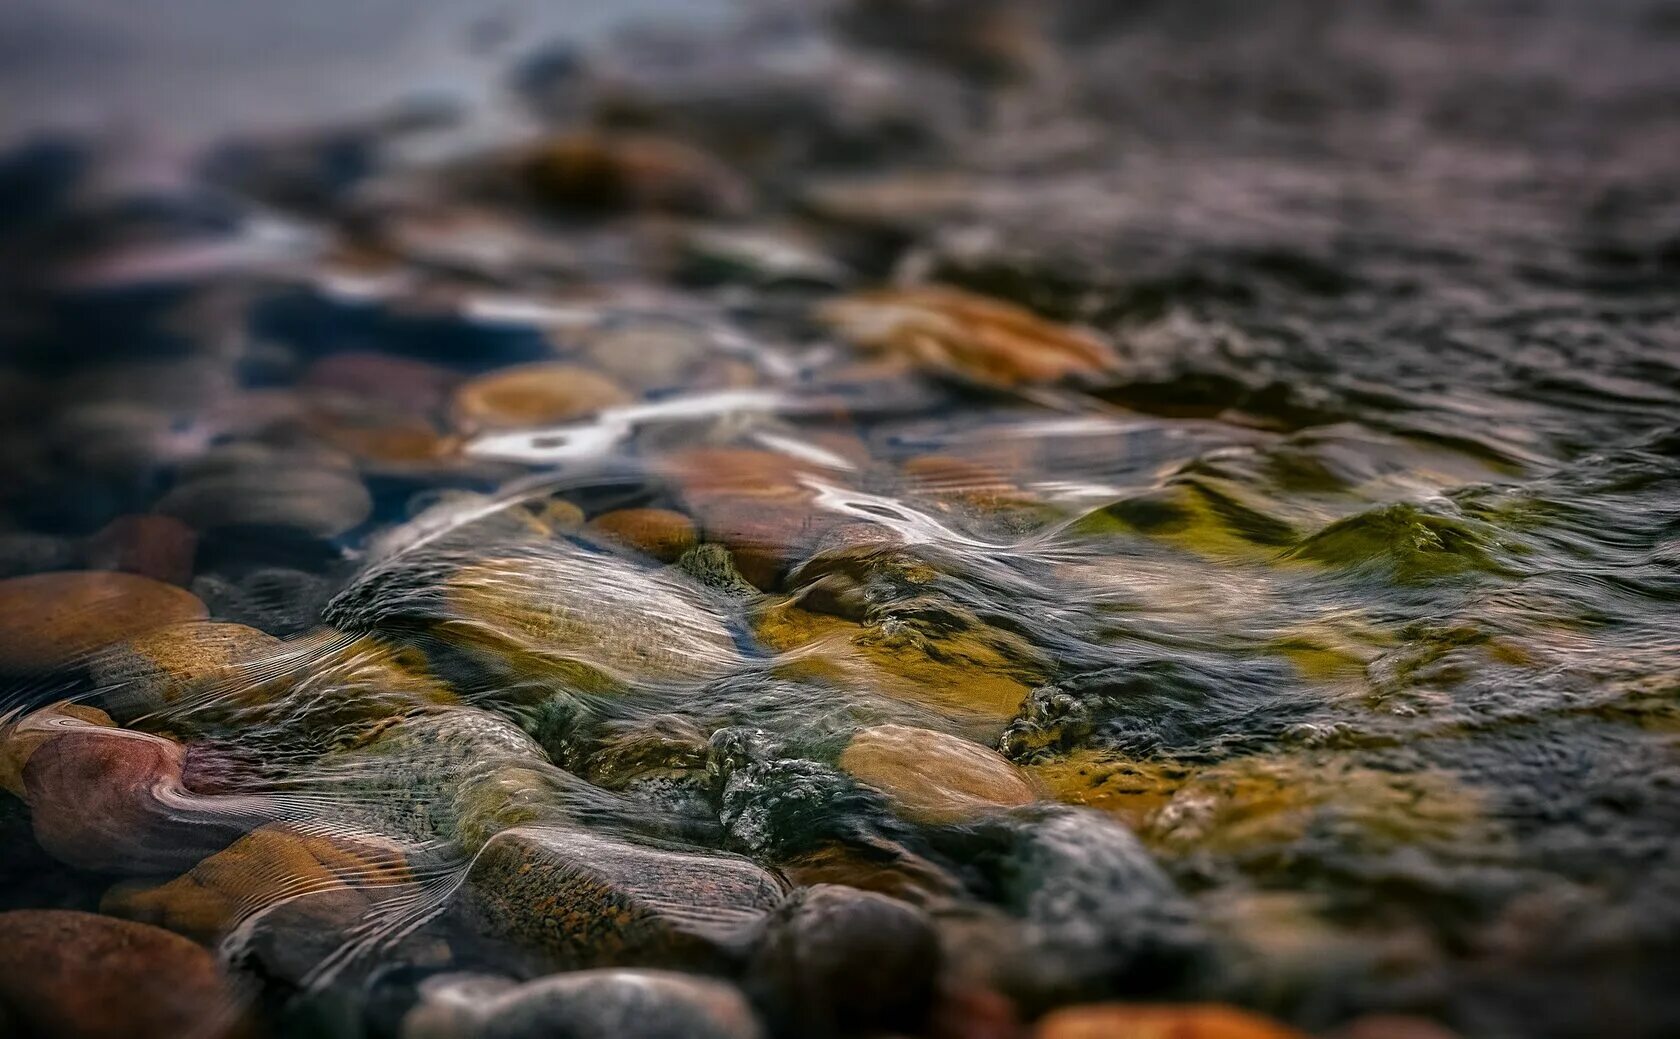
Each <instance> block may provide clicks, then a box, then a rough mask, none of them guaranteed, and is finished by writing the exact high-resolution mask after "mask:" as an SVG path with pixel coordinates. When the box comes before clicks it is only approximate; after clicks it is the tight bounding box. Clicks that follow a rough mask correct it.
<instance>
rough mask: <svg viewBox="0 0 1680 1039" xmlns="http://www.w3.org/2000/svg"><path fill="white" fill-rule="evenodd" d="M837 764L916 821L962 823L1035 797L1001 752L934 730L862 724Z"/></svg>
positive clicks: (1029, 801) (1022, 775) (1028, 801)
mask: <svg viewBox="0 0 1680 1039" xmlns="http://www.w3.org/2000/svg"><path fill="white" fill-rule="evenodd" d="M840 767H841V768H842V769H844V770H845V771H846V772H847V773H848V774H850V775H851V776H852V778H853V779H856V780H857V781H858V782H860V783H862V784H864V785H865V786H868V787H871V788H873V789H875V790H878V791H880V792H881V793H883V794H885V795H887V797H888V798H889V799H891V800H892V802H893V803H894V804H895V805H896V806H897V807H898V809H899V811H900V812H902V813H903V814H904V815H905V816H906V817H907V818H910V819H914V820H916V821H918V822H928V823H954V822H962V821H963V820H966V819H972V818H974V817H975V816H977V815H981V814H984V813H986V812H988V811H994V810H996V809H1000V808H1014V807H1019V806H1021V805H1026V804H1032V803H1033V802H1034V801H1036V800H1038V791H1037V790H1035V789H1034V788H1033V785H1032V783H1031V782H1030V781H1029V780H1028V779H1027V777H1026V775H1025V774H1024V773H1022V772H1021V771H1020V770H1019V769H1017V768H1016V767H1015V766H1014V765H1012V764H1011V763H1010V762H1009V761H1008V760H1007V759H1006V758H1004V757H1003V755H1001V754H999V753H997V752H996V751H994V750H992V749H990V748H988V747H982V746H980V745H979V744H977V743H970V742H969V741H968V740H964V739H959V738H957V737H955V736H948V735H946V734H945V733H942V732H935V731H934V730H932V729H918V728H913V727H911V726H908V725H878V726H875V727H874V728H870V729H863V730H861V731H859V732H858V733H857V734H856V735H854V736H853V737H852V740H851V742H850V743H848V744H847V745H846V749H845V750H844V751H842V752H841V754H840Z"/></svg>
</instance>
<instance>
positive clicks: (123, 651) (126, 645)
mask: <svg viewBox="0 0 1680 1039" xmlns="http://www.w3.org/2000/svg"><path fill="white" fill-rule="evenodd" d="M282 645H283V643H282V642H281V641H280V640H279V639H277V638H275V637H274V636H273V635H270V634H268V633H267V632H263V631H258V630H257V629H256V628H251V627H247V626H246V625H243V624H229V623H223V622H217V621H189V622H187V623H185V624H172V625H169V626H168V627H165V628H157V629H155V630H152V631H149V632H145V633H144V634H141V635H139V636H136V637H135V638H132V639H130V640H128V641H127V642H123V643H119V644H118V645H116V646H114V647H112V648H111V649H109V650H107V651H106V652H104V653H102V654H101V655H100V656H99V657H98V658H97V659H96V660H95V661H94V662H93V665H92V669H93V676H94V679H95V680H96V681H97V682H98V683H99V684H100V686H101V695H102V698H103V701H104V703H105V706H106V709H107V710H109V711H110V712H111V714H112V716H113V717H115V718H117V719H119V720H120V721H122V722H123V723H124V724H128V723H130V722H132V721H133V720H135V719H137V718H140V717H142V716H145V715H150V714H155V713H159V712H167V711H169V710H171V709H173V708H176V707H177V706H181V705H183V704H185V705H187V706H189V707H190V708H191V709H193V710H195V711H196V710H203V709H207V708H208V709H211V710H214V709H215V707H216V704H215V703H214V701H215V700H217V699H222V698H230V699H244V698H248V697H253V696H257V695H260V692H259V688H258V683H256V682H255V681H254V679H253V678H252V677H250V669H249V668H242V667H241V665H243V664H246V663H248V662H250V661H255V660H258V659H260V658H262V657H263V656H267V655H272V654H274V653H275V651H276V650H278V649H279V648H280V647H281V646H282ZM200 700H202V701H203V702H196V703H195V701H200Z"/></svg>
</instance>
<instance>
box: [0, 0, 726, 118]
mask: <svg viewBox="0 0 1680 1039" xmlns="http://www.w3.org/2000/svg"><path fill="white" fill-rule="evenodd" d="M730 7H731V4H730V2H729V0H618V2H615V3H610V4H602V3H589V2H586V0H554V2H547V3H537V2H530V0H527V2H518V3H505V4H486V3H480V2H474V0H356V2H354V3H348V4H347V3H339V2H336V0H295V2H287V3H277V4H271V3H255V2H239V0H234V2H229V0H148V2H146V3H126V2H122V0H10V2H8V3H6V4H4V5H0V140H5V141H9V140H13V139H16V138H17V137H18V136H19V135H21V134H26V133H29V132H32V131H38V130H41V129H49V128H50V129H66V128H72V129H95V130H106V131H109V130H124V131H129V132H145V133H147V134H149V135H150V134H164V135H167V136H169V137H172V138H175V139H177V140H183V141H188V142H201V141H203V140H204V139H205V138H206V137H209V136H212V135H215V134H217V133H221V132H225V131H231V130H236V129H242V128H249V127H250V126H251V125H252V124H254V123H262V124H264V125H265V126H268V127H282V128H283V127H288V126H308V125H312V124H315V123H318V122H320V121H321V120H323V119H327V118H332V117H335V116H340V115H343V114H344V113H346V112H347V111H355V112H362V111H367V110H370V109H377V108H380V107H382V106H383V105H385V104H387V103H390V102H393V101H398V100H403V99H407V98H410V97H413V96H415V95H417V94H418V95H427V94H432V95H442V96H444V97H448V98H451V99H471V98H476V97H482V96H483V92H484V90H485V89H486V85H487V84H489V83H490V82H491V80H492V79H493V78H494V75H495V74H496V73H499V72H501V71H503V70H505V67H506V64H507V59H508V56H509V54H510V53H517V51H518V50H519V48H521V47H528V46H529V45H530V44H531V42H532V41H533V39H540V40H557V39H565V40H574V41H577V42H579V43H588V42H591V41H595V40H598V39H600V37H601V36H602V35H603V34H604V33H606V32H608V31H609V30H610V29H611V28H612V27H613V26H617V25H622V24H624V23H626V22H628V21H632V20H635V19H638V18H645V17H649V16H657V17H658V18H659V19H660V20H661V22H663V23H665V24H681V23H683V22H688V21H692V22H704V21H706V20H708V19H713V20H715V19H717V18H719V17H721V16H722V15H723V14H724V13H725V12H726V11H727V10H728V9H729V8H730Z"/></svg>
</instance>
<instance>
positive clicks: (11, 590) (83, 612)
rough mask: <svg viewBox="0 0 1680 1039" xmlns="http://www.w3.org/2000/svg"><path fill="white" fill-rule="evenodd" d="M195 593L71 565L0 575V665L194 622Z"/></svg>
mask: <svg viewBox="0 0 1680 1039" xmlns="http://www.w3.org/2000/svg"><path fill="white" fill-rule="evenodd" d="M207 612H208V611H206V610H205V608H204V604H203V603H202V602H200V601H199V600H198V597H197V596H195V595H193V594H192V593H191V592H188V591H186V590H184V589H181V588H177V587H175V586H174V585H169V584H164V583H163V582H162V581H154V580H152V579H151V578H149V577H140V576H138V575H136V574H125V573H117V572H114V571H92V570H82V571H78V570H71V571H63V572H59V573H50V574H31V575H29V576H27V577H13V578H9V579H7V580H4V581H0V670H6V671H13V672H40V671H50V670H54V669H56V668H62V667H70V666H74V665H76V664H79V663H81V662H82V661H83V660H84V659H85V658H86V657H87V656H88V655H89V654H90V653H92V652H93V651H95V650H98V649H100V648H101V647H104V646H108V645H111V644H112V643H116V642H122V641H125V640H127V639H130V638H133V637H134V636H135V635H138V634H140V633H142V632H145V631H150V630H151V629H153V628H157V627H161V626H163V625H165V624H175V623H178V622H180V621H189V620H200V619H202V618H203V617H204V616H205V615H206V613H207Z"/></svg>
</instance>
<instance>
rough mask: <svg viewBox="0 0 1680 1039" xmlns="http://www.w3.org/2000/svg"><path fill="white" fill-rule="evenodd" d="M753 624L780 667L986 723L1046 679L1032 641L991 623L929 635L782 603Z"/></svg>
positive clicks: (999, 719) (1011, 709)
mask: <svg viewBox="0 0 1680 1039" xmlns="http://www.w3.org/2000/svg"><path fill="white" fill-rule="evenodd" d="M753 631H754V634H755V635H757V637H758V640H759V641H760V642H761V643H763V644H764V645H765V646H766V647H768V648H769V649H772V650H775V651H777V652H778V653H780V654H782V656H781V658H780V659H778V660H777V662H776V669H777V671H778V672H779V673H781V674H784V675H787V676H789V677H794V678H800V679H805V680H814V681H821V682H827V683H831V684H834V685H837V686H840V687H842V688H846V689H855V690H858V691H860V692H868V693H872V694H878V695H884V696H890V697H893V698H895V699H900V700H905V701H908V702H911V703H916V704H920V705H923V706H927V707H932V708H934V709H935V710H938V711H940V712H942V713H944V714H946V715H947V716H949V717H952V718H955V719H961V720H964V721H973V722H975V723H976V724H977V725H980V726H982V727H990V726H1001V724H1002V723H1003V722H1005V721H1007V720H1008V719H1009V718H1011V717H1013V716H1014V715H1015V713H1016V711H1018V710H1019V709H1020V706H1021V702H1022V701H1023V700H1025V699H1026V697H1027V694H1028V692H1030V691H1031V688H1032V686H1033V685H1034V684H1036V682H1037V681H1039V675H1038V674H1037V672H1036V670H1035V669H1034V668H1033V667H1032V666H1031V665H1030V664H1028V663H1024V662H1023V661H1024V660H1025V658H1026V656H1027V654H1028V652H1029V650H1028V649H1027V647H1024V646H1023V645H1021V644H1020V643H1019V640H1018V639H1017V638H1016V637H1015V636H1012V635H1008V634H1007V633H1003V632H998V631H996V630H994V629H991V628H988V627H984V626H981V627H977V628H971V629H969V630H965V631H959V632H942V633H938V634H937V637H936V638H933V639H929V638H927V637H925V636H924V635H923V634H922V633H920V632H916V631H910V630H894V631H889V630H887V629H885V628H883V627H882V626H880V625H872V624H865V623H861V622H859V621H854V620H848V619H845V618H843V617H837V616H833V615H830V614H827V613H815V612H812V611H810V610H806V609H802V608H800V607H799V606H794V605H789V604H781V605H777V606H774V607H772V608H770V609H768V610H766V611H764V612H763V613H762V614H760V615H759V617H758V619H757V623H756V625H755V626H754V629H753Z"/></svg>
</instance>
